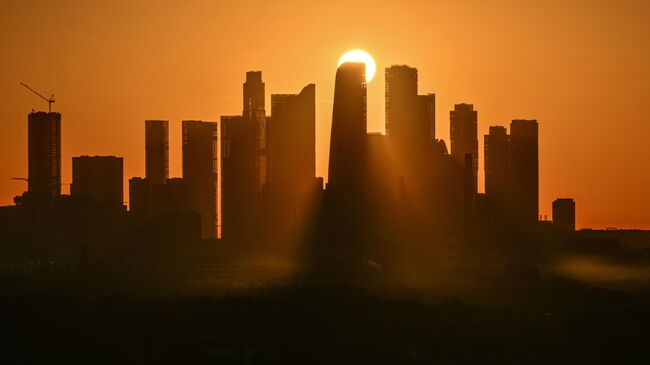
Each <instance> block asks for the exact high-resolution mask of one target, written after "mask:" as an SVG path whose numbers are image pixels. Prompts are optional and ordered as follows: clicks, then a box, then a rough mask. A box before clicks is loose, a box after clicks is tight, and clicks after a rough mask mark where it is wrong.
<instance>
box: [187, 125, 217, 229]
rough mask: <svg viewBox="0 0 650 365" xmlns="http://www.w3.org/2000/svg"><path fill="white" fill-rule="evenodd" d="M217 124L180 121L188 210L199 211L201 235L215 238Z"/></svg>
mask: <svg viewBox="0 0 650 365" xmlns="http://www.w3.org/2000/svg"><path fill="white" fill-rule="evenodd" d="M217 138H218V129H217V123H214V122H204V121H199V120H184V121H183V178H184V179H185V180H184V181H185V183H186V184H187V187H188V190H189V198H190V204H189V206H190V209H191V210H193V211H196V212H198V213H200V214H201V237H202V238H217V234H218V233H217V167H218V165H217V163H218V160H217V143H218V139H217Z"/></svg>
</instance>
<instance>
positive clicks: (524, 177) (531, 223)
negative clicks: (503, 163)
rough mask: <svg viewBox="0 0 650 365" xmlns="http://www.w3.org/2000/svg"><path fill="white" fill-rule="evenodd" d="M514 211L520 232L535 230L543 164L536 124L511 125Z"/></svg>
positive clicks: (512, 200) (520, 121)
mask: <svg viewBox="0 0 650 365" xmlns="http://www.w3.org/2000/svg"><path fill="white" fill-rule="evenodd" d="M510 173H511V179H512V190H511V194H512V199H511V209H512V215H513V218H514V219H515V220H516V223H518V225H519V228H523V229H532V228H534V227H535V225H536V223H537V221H538V214H539V160H538V142H537V121H536V120H523V119H519V120H513V121H512V123H511V124H510Z"/></svg>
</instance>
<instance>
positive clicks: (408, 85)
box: [385, 65, 418, 138]
mask: <svg viewBox="0 0 650 365" xmlns="http://www.w3.org/2000/svg"><path fill="white" fill-rule="evenodd" d="M417 94H418V70H417V69H416V68H414V67H409V66H406V65H393V66H391V67H387V68H386V84H385V97H386V104H385V107H386V134H387V135H389V136H391V137H394V138H400V137H402V136H404V135H408V134H409V133H412V129H413V127H414V124H415V123H416V97H417Z"/></svg>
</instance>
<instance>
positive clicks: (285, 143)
mask: <svg viewBox="0 0 650 365" xmlns="http://www.w3.org/2000/svg"><path fill="white" fill-rule="evenodd" d="M268 137H269V139H268V140H269V152H270V168H271V170H270V178H271V191H272V197H273V199H272V204H271V205H272V207H273V209H272V210H273V212H274V214H273V215H272V217H269V218H271V219H272V220H273V223H272V225H273V229H274V230H275V231H276V232H277V234H281V235H283V236H285V237H289V236H294V237H295V236H296V235H297V234H298V232H299V231H300V229H301V228H302V227H303V226H304V225H305V224H306V222H305V219H304V218H305V217H306V213H307V211H308V210H309V209H310V205H311V200H312V198H313V193H314V190H315V178H316V85H314V84H309V85H307V86H305V87H304V88H303V89H302V90H301V91H300V93H299V94H274V95H271V122H270V124H269V130H268Z"/></svg>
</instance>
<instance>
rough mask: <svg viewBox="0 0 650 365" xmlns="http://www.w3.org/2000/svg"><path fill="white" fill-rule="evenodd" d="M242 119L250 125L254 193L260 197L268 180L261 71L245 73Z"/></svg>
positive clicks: (266, 139)
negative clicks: (253, 155)
mask: <svg viewBox="0 0 650 365" xmlns="http://www.w3.org/2000/svg"><path fill="white" fill-rule="evenodd" d="M243 117H244V120H246V121H248V122H249V123H250V124H251V125H252V131H253V143H254V145H253V148H254V149H255V192H256V193H257V194H258V195H260V196H261V194H262V192H263V190H264V189H265V188H266V185H267V183H268V180H269V167H270V166H269V154H268V138H267V118H266V110H265V97H264V82H262V71H249V72H246V82H244V111H243Z"/></svg>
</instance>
